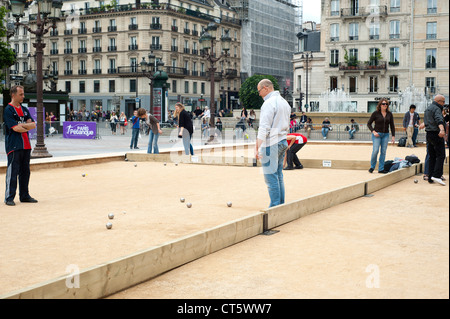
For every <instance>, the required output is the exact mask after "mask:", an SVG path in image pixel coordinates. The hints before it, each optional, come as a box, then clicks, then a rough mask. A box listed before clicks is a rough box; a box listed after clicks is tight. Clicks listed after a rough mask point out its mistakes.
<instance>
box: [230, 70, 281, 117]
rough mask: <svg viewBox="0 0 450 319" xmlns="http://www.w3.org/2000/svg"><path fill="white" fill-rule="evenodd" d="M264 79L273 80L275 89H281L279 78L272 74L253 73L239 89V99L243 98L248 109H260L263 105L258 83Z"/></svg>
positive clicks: (244, 105)
mask: <svg viewBox="0 0 450 319" xmlns="http://www.w3.org/2000/svg"><path fill="white" fill-rule="evenodd" d="M263 79H269V80H270V81H272V83H273V87H274V89H275V91H279V90H280V86H279V85H278V81H277V79H276V78H275V77H273V76H271V75H253V76H251V77H249V78H248V79H247V80H246V81H245V82H244V83H242V86H241V89H240V90H239V99H240V100H241V103H242V106H243V107H245V108H246V109H247V108H248V109H260V108H261V106H262V105H263V103H264V100H263V99H262V97H260V96H259V92H258V89H257V86H258V83H259V82H260V81H261V80H263Z"/></svg>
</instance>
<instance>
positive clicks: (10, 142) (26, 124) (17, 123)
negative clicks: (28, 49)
mask: <svg viewBox="0 0 450 319" xmlns="http://www.w3.org/2000/svg"><path fill="white" fill-rule="evenodd" d="M24 98H25V93H24V89H23V86H20V85H16V86H13V87H12V88H11V103H9V104H8V106H7V107H6V108H5V113H4V120H5V126H6V133H5V149H6V155H7V157H8V167H7V169H6V191H5V204H6V205H8V206H14V205H15V203H14V197H15V196H16V189H17V178H18V179H19V199H20V201H21V202H26V203H37V200H35V199H34V198H32V197H31V196H30V194H29V192H28V184H29V181H30V158H31V144H30V138H29V136H28V132H29V131H30V130H32V129H35V128H36V123H35V122H34V120H33V118H32V117H31V115H30V111H29V110H28V108H26V107H24V106H22V105H21V104H22V102H23V99H24Z"/></svg>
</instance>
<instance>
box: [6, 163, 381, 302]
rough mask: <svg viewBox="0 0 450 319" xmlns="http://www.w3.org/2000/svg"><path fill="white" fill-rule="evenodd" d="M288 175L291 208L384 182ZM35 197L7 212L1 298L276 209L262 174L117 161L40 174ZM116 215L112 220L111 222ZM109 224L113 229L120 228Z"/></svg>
mask: <svg viewBox="0 0 450 319" xmlns="http://www.w3.org/2000/svg"><path fill="white" fill-rule="evenodd" d="M83 174H84V175H85V176H84V177H83ZM284 176H285V183H286V189H287V194H286V201H287V202H289V201H294V200H298V199H301V198H303V197H307V196H311V195H314V194H317V193H321V192H325V191H328V190H332V189H335V188H340V187H342V186H346V185H350V184H354V183H357V182H360V181H363V180H367V179H372V178H376V176H377V175H376V174H375V175H373V174H368V173H367V172H365V171H345V170H336V171H335V172H333V174H330V172H329V171H325V170H320V169H303V170H294V171H288V172H286V173H285V174H284ZM4 178H5V175H4V174H2V175H1V176H0V179H3V180H4ZM30 193H31V195H32V196H33V197H35V198H36V199H38V200H39V203H38V204H29V203H20V202H19V201H18V199H17V198H16V206H14V207H8V206H6V205H2V206H1V207H2V208H1V213H0V216H1V217H0V283H1V284H0V294H4V293H7V292H10V291H14V290H17V289H21V288H25V287H28V286H30V285H33V284H37V283H40V282H43V281H46V280H49V279H53V278H56V277H58V276H61V275H65V274H67V273H69V271H67V270H66V269H68V267H73V266H76V267H78V268H79V269H80V270H83V269H85V268H88V267H92V266H95V265H98V264H100V263H104V262H107V261H109V260H112V259H115V258H118V257H123V256H126V255H128V254H131V253H133V252H136V251H140V250H143V249H148V248H150V247H152V246H155V245H159V244H162V243H164V242H167V241H171V240H174V239H177V238H180V237H182V236H186V235H189V234H192V233H194V232H197V231H200V230H204V229H207V228H211V227H214V226H217V225H220V224H223V223H226V222H229V221H232V220H235V219H238V218H241V217H244V216H247V215H249V214H253V213H255V212H258V211H259V210H260V209H262V208H265V207H267V206H268V205H269V196H268V193H267V188H266V186H265V183H264V179H263V176H262V175H261V170H260V168H259V167H257V168H254V167H232V166H210V165H190V164H179V165H178V166H175V165H174V164H172V163H169V164H167V166H164V164H163V163H154V162H145V163H132V162H125V161H123V162H122V161H117V162H109V163H104V164H93V165H86V166H81V167H72V168H58V169H52V170H37V171H34V172H32V175H31V180H30ZM181 197H184V198H185V199H186V202H185V203H181V202H180V198H181ZM229 201H231V202H232V207H231V208H229V207H227V202H229ZM188 202H191V203H192V208H190V209H189V208H187V207H186V203H188ZM110 213H113V214H114V215H115V217H114V219H113V220H109V219H108V214H110ZM107 222H112V224H113V227H112V229H111V230H107V229H106V227H105V225H106V223H107Z"/></svg>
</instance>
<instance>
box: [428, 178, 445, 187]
mask: <svg viewBox="0 0 450 319" xmlns="http://www.w3.org/2000/svg"><path fill="white" fill-rule="evenodd" d="M431 180H432V181H433V182H436V183H439V184H441V185H443V186H445V183H444V181H443V180H442V179H440V178H437V177H432V178H431Z"/></svg>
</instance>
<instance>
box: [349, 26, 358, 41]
mask: <svg viewBox="0 0 450 319" xmlns="http://www.w3.org/2000/svg"><path fill="white" fill-rule="evenodd" d="M348 34H349V38H348V39H349V40H358V34H359V23H350V24H349V31H348Z"/></svg>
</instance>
